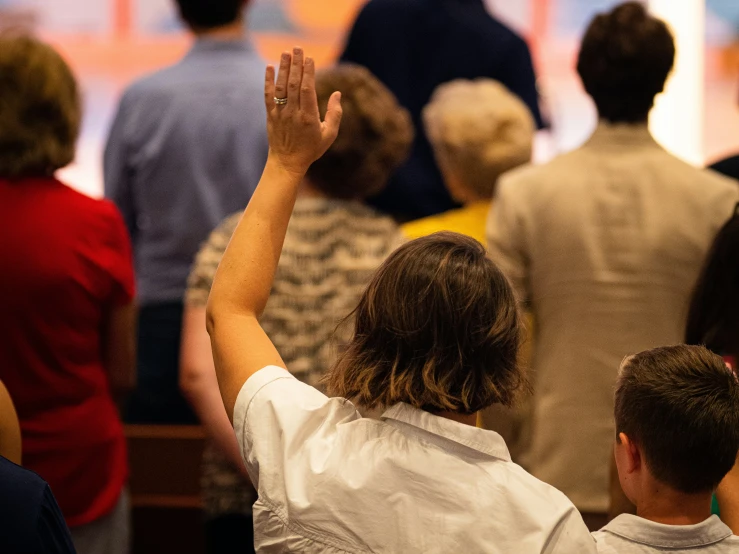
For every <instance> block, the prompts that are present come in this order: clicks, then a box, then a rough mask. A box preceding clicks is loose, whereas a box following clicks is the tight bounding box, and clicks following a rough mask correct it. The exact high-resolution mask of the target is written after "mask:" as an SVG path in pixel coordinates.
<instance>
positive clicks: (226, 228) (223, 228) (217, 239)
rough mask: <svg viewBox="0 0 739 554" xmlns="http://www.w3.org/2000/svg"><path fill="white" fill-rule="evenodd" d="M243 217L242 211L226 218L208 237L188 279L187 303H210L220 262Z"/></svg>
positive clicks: (202, 304)
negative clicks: (209, 299)
mask: <svg viewBox="0 0 739 554" xmlns="http://www.w3.org/2000/svg"><path fill="white" fill-rule="evenodd" d="M240 219H241V213H237V214H234V215H232V216H230V217H228V218H227V219H225V220H224V221H223V222H222V223H221V224H220V225H219V226H218V227H217V228H216V229H215V230H214V231H213V232H212V233H211V234H210V236H209V237H208V240H207V241H206V242H205V243H204V244H203V246H202V247H201V248H200V251H199V252H198V254H197V256H196V257H195V263H194V264H193V266H192V270H191V271H190V276H189V277H188V279H187V291H186V292H185V303H186V304H187V305H189V306H197V307H203V306H205V305H206V304H207V303H208V295H209V294H210V289H211V287H212V286H213V279H214V278H215V276H216V270H217V269H218V264H220V263H221V258H223V254H224V253H225V252H226V247H227V246H228V243H229V241H230V240H231V235H233V233H234V231H235V230H236V226H237V225H238V224H239V220H240Z"/></svg>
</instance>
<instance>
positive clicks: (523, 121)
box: [423, 79, 536, 198]
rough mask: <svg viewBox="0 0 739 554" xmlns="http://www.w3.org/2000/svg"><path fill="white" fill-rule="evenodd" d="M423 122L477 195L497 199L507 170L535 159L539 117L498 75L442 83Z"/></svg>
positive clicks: (446, 161)
mask: <svg viewBox="0 0 739 554" xmlns="http://www.w3.org/2000/svg"><path fill="white" fill-rule="evenodd" d="M423 121H424V125H425V127H426V133H427V135H428V137H429V141H430V142H431V145H432V146H433V148H434V152H435V155H436V158H437V161H438V162H439V165H440V166H441V167H442V168H443V169H444V170H445V172H451V173H452V174H453V175H454V176H455V177H456V178H457V179H458V180H459V182H460V186H463V187H464V188H465V189H469V190H470V191H471V192H473V193H474V194H475V196H477V197H480V198H492V196H493V192H494V190H495V185H496V183H497V181H498V178H499V177H500V176H501V175H502V174H503V173H505V172H506V171H509V170H511V169H514V168H515V167H518V166H520V165H523V164H525V163H528V162H530V161H531V153H532V149H533V141H534V133H535V129H536V125H535V123H534V118H533V116H532V115H531V112H530V111H529V109H528V107H527V106H526V104H524V103H523V102H522V101H521V100H520V99H519V98H518V97H517V96H515V95H514V94H513V93H511V92H510V91H509V90H508V89H507V88H506V87H505V86H503V85H502V84H501V83H499V82H497V81H494V80H492V79H477V80H474V81H468V80H461V79H460V80H456V81H451V82H449V83H445V84H443V85H441V86H439V87H438V88H437V89H436V90H435V91H434V94H433V96H432V97H431V101H430V102H429V104H428V105H427V106H426V107H425V108H424V110H423Z"/></svg>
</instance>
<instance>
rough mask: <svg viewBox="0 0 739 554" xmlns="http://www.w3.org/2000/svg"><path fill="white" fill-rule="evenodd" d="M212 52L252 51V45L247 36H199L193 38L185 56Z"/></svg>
mask: <svg viewBox="0 0 739 554" xmlns="http://www.w3.org/2000/svg"><path fill="white" fill-rule="evenodd" d="M213 52H254V46H253V44H252V43H251V41H250V40H249V39H247V38H243V39H229V40H224V39H216V38H209V37H200V38H197V39H195V43H194V44H193V45H192V48H190V51H189V52H188V53H187V57H191V56H194V55H198V54H201V53H213Z"/></svg>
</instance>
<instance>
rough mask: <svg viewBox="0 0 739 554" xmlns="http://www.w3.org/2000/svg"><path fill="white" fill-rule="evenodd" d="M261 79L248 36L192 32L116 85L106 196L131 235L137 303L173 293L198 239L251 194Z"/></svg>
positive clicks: (262, 153)
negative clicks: (159, 63)
mask: <svg viewBox="0 0 739 554" xmlns="http://www.w3.org/2000/svg"><path fill="white" fill-rule="evenodd" d="M263 87H264V62H263V61H262V59H261V58H260V57H259V55H258V54H257V52H256V50H255V49H254V47H253V46H252V45H251V43H249V42H247V41H222V40H212V39H200V40H198V41H197V42H196V43H195V45H194V47H193V48H192V49H191V50H190V52H189V53H188V54H187V55H186V56H185V57H184V59H183V60H182V61H180V62H179V63H177V64H176V65H174V66H172V67H169V68H166V69H164V70H162V71H159V72H157V73H155V74H153V75H151V76H149V77H146V78H144V79H142V80H140V81H138V82H136V83H135V84H133V85H132V86H131V87H130V88H129V89H128V90H126V92H125V93H124V95H123V98H122V100H121V103H120V107H119V110H118V114H117V116H116V118H115V121H114V123H113V127H112V129H111V131H110V137H109V139H108V144H107V147H106V150H105V195H106V197H108V198H110V199H111V200H113V201H114V202H115V203H116V204H117V205H118V207H119V208H120V210H121V212H122V213H123V216H124V218H125V221H126V225H127V226H128V229H129V232H130V233H131V239H132V242H133V246H134V254H135V260H136V271H137V278H138V291H139V302H140V304H142V305H151V304H156V303H163V302H171V301H178V300H181V299H182V297H183V295H184V292H185V287H186V281H187V276H188V273H189V271H190V266H191V265H192V261H193V258H194V257H195V254H196V253H197V251H198V249H199V247H200V244H201V243H202V242H203V241H204V240H205V239H206V238H207V237H208V234H209V233H210V232H211V231H212V230H213V229H214V228H215V227H216V226H217V225H218V223H220V221H221V220H222V219H223V218H225V217H226V216H227V215H230V214H232V213H233V212H235V211H237V210H242V209H244V207H245V206H246V204H247V202H248V201H249V199H250V198H251V195H252V193H253V191H254V189H255V187H256V185H257V182H258V180H259V177H260V175H261V172H262V170H263V168H264V163H265V161H266V158H267V138H266V130H265V129H266V126H265V121H266V113H265V108H264V95H263Z"/></svg>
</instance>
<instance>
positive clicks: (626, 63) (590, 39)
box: [577, 2, 675, 123]
mask: <svg viewBox="0 0 739 554" xmlns="http://www.w3.org/2000/svg"><path fill="white" fill-rule="evenodd" d="M674 63H675V41H674V39H673V37H672V33H671V32H670V30H669V28H668V27H667V25H666V24H665V23H664V21H662V20H660V19H658V18H656V17H653V16H651V15H650V14H649V12H648V11H647V8H646V7H644V5H643V4H641V3H639V2H626V3H624V4H621V5H619V6H617V7H616V8H614V9H613V10H612V11H610V12H608V13H603V14H599V15H597V16H596V17H595V18H594V19H593V21H592V22H591V23H590V26H589V27H588V30H587V31H586V33H585V36H584V38H583V40H582V46H581V48H580V54H579V57H578V61H577V71H578V73H579V74H580V78H581V79H582V82H583V85H584V87H585V90H586V91H587V93H588V94H589V95H590V96H591V98H592V99H593V101H594V102H595V104H596V106H597V108H598V114H599V116H600V117H601V118H602V119H605V120H607V121H610V122H612V123H637V122H642V121H646V119H647V117H648V115H649V112H650V110H651V109H652V106H653V105H654V98H655V97H656V96H657V94H659V93H660V92H662V91H663V90H664V87H665V82H666V81H667V77H668V76H669V74H670V71H672V67H673V64H674Z"/></svg>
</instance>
